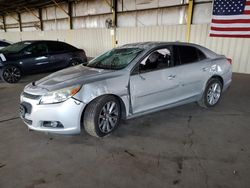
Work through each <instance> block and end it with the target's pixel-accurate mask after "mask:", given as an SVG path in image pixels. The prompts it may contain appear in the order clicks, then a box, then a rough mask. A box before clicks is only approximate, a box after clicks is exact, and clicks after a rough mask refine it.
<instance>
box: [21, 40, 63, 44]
mask: <svg viewBox="0 0 250 188" xmlns="http://www.w3.org/2000/svg"><path fill="white" fill-rule="evenodd" d="M20 42H28V43H31V44H33V43H38V42H62V41H57V40H23V41H20Z"/></svg>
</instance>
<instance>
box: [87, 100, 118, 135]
mask: <svg viewBox="0 0 250 188" xmlns="http://www.w3.org/2000/svg"><path fill="white" fill-rule="evenodd" d="M107 109H109V110H110V111H111V112H107ZM120 119H121V105H120V102H119V100H118V99H117V98H116V97H114V96H112V95H105V96H102V97H98V98H97V99H95V100H93V101H92V102H91V103H90V104H89V105H88V106H87V107H86V110H85V113H84V119H83V124H84V128H85V130H86V132H87V133H88V134H90V135H92V136H95V137H104V136H106V135H109V134H110V133H112V132H113V131H114V130H115V129H116V128H117V127H118V126H119V123H120Z"/></svg>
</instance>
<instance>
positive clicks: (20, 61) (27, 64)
mask: <svg viewBox="0 0 250 188" xmlns="http://www.w3.org/2000/svg"><path fill="white" fill-rule="evenodd" d="M81 63H83V64H87V57H86V54H85V52H84V50H82V49H78V48H76V47H74V46H71V45H69V44H67V43H64V42H60V41H44V40H42V41H22V42H18V43H15V44H12V45H10V46H7V47H5V48H3V49H2V50H0V74H1V78H2V80H4V81H5V82H8V83H16V82H18V81H19V80H20V79H21V76H22V75H24V74H31V73H40V72H48V71H54V70H60V69H63V68H65V67H69V66H74V65H78V64H81Z"/></svg>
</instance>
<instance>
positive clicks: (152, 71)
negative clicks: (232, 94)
mask: <svg viewBox="0 0 250 188" xmlns="http://www.w3.org/2000/svg"><path fill="white" fill-rule="evenodd" d="M231 78H232V66H231V60H230V59H227V58H226V57H225V56H222V55H218V54H216V53H214V52H212V51H210V50H208V49H206V48H204V47H202V46H199V45H195V44H188V43H178V42H174V43H167V42H147V43H135V44H128V45H124V46H121V47H118V48H114V49H112V50H110V51H108V52H106V53H104V54H102V55H100V56H98V57H96V58H95V59H93V60H92V61H90V62H89V63H88V65H87V66H83V65H78V66H75V67H71V68H67V69H64V70H61V71H58V72H56V73H53V74H51V75H49V76H47V77H45V78H43V79H41V80H39V81H36V82H33V83H30V84H29V85H27V86H26V87H25V88H24V91H23V92H22V94H21V104H20V115H21V118H22V119H23V121H24V122H25V124H26V125H27V126H28V127H29V128H30V129H33V130H37V131H43V132H51V133H60V134H76V133H80V131H81V124H82V123H83V126H84V128H85V130H86V131H87V132H88V133H89V134H90V135H93V136H96V137H103V136H105V135H108V134H110V133H111V132H112V131H114V130H115V129H116V128H117V127H118V125H119V122H120V119H121V118H124V119H129V118H133V117H137V116H140V115H144V114H147V113H151V112H155V111H158V110H162V109H166V108H170V107H174V106H178V105H183V104H186V103H190V102H198V103H199V104H200V106H202V107H206V108H208V107H213V106H215V105H216V104H217V103H218V102H219V100H220V98H221V94H222V91H225V90H226V89H227V88H228V87H229V85H230V83H231V80H232V79H231Z"/></svg>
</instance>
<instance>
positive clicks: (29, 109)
mask: <svg viewBox="0 0 250 188" xmlns="http://www.w3.org/2000/svg"><path fill="white" fill-rule="evenodd" d="M21 105H22V106H24V108H25V113H27V114H30V113H31V110H32V105H31V104H30V103H27V102H22V103H21Z"/></svg>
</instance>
